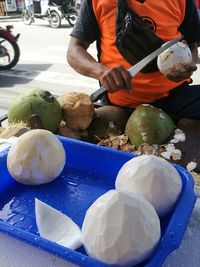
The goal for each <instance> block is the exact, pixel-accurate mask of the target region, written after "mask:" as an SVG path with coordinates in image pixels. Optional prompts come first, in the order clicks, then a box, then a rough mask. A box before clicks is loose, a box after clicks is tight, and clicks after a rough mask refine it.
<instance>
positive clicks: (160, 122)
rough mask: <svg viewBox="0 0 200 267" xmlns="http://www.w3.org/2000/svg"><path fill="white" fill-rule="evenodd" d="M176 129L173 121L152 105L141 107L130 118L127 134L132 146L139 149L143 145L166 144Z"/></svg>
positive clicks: (126, 128) (126, 129)
mask: <svg viewBox="0 0 200 267" xmlns="http://www.w3.org/2000/svg"><path fill="white" fill-rule="evenodd" d="M174 129H175V124H174V122H173V121H172V119H171V118H170V117H169V115H168V114H166V113H165V112H164V111H162V110H161V109H158V108H155V107H153V106H151V105H146V104H143V105H139V106H137V108H136V109H135V110H134V111H133V113H132V114H131V116H130V117H129V119H128V121H127V124H126V127H125V134H126V135H127V136H128V138H129V141H130V143H131V144H132V145H135V146H136V147H139V146H140V145H141V144H143V143H147V144H150V145H153V144H158V145H161V144H164V143H166V142H167V141H168V139H169V138H170V136H171V134H172V133H173V131H174Z"/></svg>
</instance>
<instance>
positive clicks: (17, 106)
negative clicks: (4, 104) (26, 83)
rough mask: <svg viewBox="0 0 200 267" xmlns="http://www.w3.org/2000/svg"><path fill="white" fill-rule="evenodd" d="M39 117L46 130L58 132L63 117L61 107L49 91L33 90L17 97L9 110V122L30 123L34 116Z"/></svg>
mask: <svg viewBox="0 0 200 267" xmlns="http://www.w3.org/2000/svg"><path fill="white" fill-rule="evenodd" d="M35 114H36V115H38V116H39V117H40V119H41V121H42V124H43V126H44V129H46V130H49V131H51V132H53V133H54V132H56V130H57V129H58V128H59V125H60V122H61V116H62V110H61V106H60V104H59V103H58V101H57V100H56V98H55V97H54V96H53V95H52V94H51V93H50V92H48V91H45V90H42V89H38V88H36V89H31V90H28V91H26V92H25V93H23V94H21V95H19V96H18V97H16V98H15V99H14V100H13V102H12V103H11V105H10V106H9V110H8V122H9V123H17V122H24V123H27V124H28V123H29V119H30V117H31V116H32V115H35Z"/></svg>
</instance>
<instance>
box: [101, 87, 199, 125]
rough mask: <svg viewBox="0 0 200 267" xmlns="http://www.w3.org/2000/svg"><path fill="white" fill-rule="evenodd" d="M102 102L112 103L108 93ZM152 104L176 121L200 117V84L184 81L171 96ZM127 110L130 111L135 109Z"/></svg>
mask: <svg viewBox="0 0 200 267" xmlns="http://www.w3.org/2000/svg"><path fill="white" fill-rule="evenodd" d="M101 102H102V104H103V105H112V103H110V101H109V100H108V97H107V95H104V97H103V98H102V99H101ZM150 104H151V105H153V106H154V107H157V108H160V109H162V110H163V111H165V112H166V113H167V114H168V115H170V116H171V117H172V119H173V120H174V121H178V120H179V119H181V118H192V119H200V85H189V84H188V83H184V84H182V85H180V86H179V87H177V88H175V89H173V90H171V91H170V93H169V96H167V97H164V98H161V99H159V100H156V101H155V102H153V103H150ZM125 109H126V108H125ZM126 110H127V112H129V113H131V112H132V111H133V110H131V109H126Z"/></svg>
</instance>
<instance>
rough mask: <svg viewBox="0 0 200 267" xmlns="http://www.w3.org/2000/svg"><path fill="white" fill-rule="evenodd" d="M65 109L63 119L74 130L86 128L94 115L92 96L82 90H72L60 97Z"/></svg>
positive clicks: (62, 106)
mask: <svg viewBox="0 0 200 267" xmlns="http://www.w3.org/2000/svg"><path fill="white" fill-rule="evenodd" d="M58 102H59V103H60V105H61V108H62V111H63V120H64V121H65V123H66V125H67V126H68V127H69V128H71V129H74V130H85V129H86V128H87V127H88V126H89V125H90V123H91V121H92V119H93V117H94V112H95V110H94V105H93V103H92V101H91V99H90V96H89V95H87V94H85V93H81V92H70V93H67V94H65V95H63V96H61V97H59V98H58Z"/></svg>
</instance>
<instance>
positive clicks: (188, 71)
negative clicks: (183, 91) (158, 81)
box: [166, 64, 197, 82]
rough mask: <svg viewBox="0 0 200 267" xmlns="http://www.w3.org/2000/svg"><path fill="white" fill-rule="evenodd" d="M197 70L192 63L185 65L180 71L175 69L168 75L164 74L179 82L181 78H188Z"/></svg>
mask: <svg viewBox="0 0 200 267" xmlns="http://www.w3.org/2000/svg"><path fill="white" fill-rule="evenodd" d="M195 70H197V66H196V65H194V64H192V65H185V66H184V67H183V68H182V71H179V72H177V71H175V72H174V73H171V74H170V75H166V78H167V79H169V80H171V81H173V82H181V81H183V80H186V79H189V78H190V77H191V76H192V74H193V72H194V71H195Z"/></svg>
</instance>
